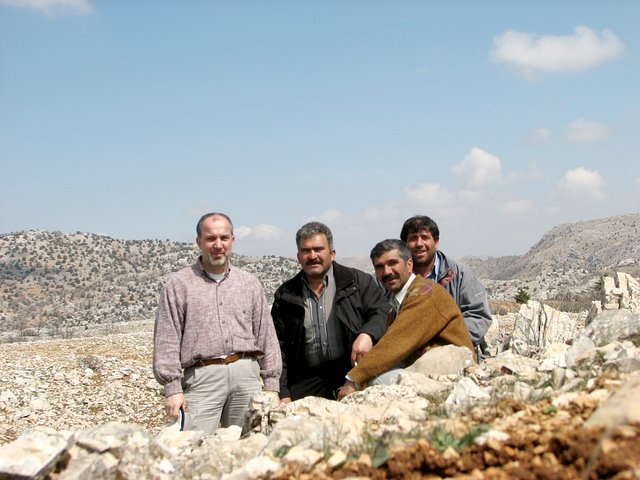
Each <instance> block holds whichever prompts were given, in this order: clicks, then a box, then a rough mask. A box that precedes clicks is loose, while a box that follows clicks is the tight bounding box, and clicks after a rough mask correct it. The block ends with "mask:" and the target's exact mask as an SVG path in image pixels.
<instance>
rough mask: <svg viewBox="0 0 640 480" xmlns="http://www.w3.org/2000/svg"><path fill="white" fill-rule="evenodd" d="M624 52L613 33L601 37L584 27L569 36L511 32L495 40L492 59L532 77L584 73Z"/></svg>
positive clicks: (604, 33) (620, 42)
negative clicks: (555, 73) (542, 74)
mask: <svg viewBox="0 0 640 480" xmlns="http://www.w3.org/2000/svg"><path fill="white" fill-rule="evenodd" d="M624 48H625V47H624V44H623V43H622V41H620V39H619V38H618V37H617V36H616V35H615V34H613V33H612V32H611V31H609V30H603V31H602V33H601V34H600V35H599V34H598V32H594V31H593V30H591V29H590V28H588V27H584V26H578V27H576V28H575V33H574V34H573V35H565V36H559V35H534V34H531V33H522V32H516V31H514V30H507V31H506V32H504V33H502V34H501V35H499V36H497V37H494V39H493V48H492V49H491V52H490V58H491V59H492V60H493V61H495V62H499V63H505V64H507V65H511V66H513V67H515V68H517V69H519V70H520V71H521V72H522V73H524V74H525V75H529V74H531V73H533V72H535V71H540V72H558V71H565V70H584V69H587V68H591V67H594V66H596V65H598V64H599V63H602V62H606V61H609V60H613V59H615V58H617V57H619V56H620V55H622V53H623V51H624Z"/></svg>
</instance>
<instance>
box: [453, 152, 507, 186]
mask: <svg viewBox="0 0 640 480" xmlns="http://www.w3.org/2000/svg"><path fill="white" fill-rule="evenodd" d="M501 169H502V165H501V163H500V158H498V157H496V156H495V155H492V154H491V153H489V152H486V151H484V150H482V149H481V148H477V147H474V148H472V149H471V151H470V152H469V154H468V155H467V156H466V157H465V158H464V160H462V162H461V163H460V164H458V165H456V166H454V167H453V168H452V170H453V172H454V173H455V174H456V175H457V176H458V178H459V179H460V181H461V182H462V184H463V185H465V186H467V187H469V188H481V187H485V186H487V185H490V184H491V183H496V182H499V181H500V180H501V179H502V172H501Z"/></svg>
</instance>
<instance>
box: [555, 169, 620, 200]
mask: <svg viewBox="0 0 640 480" xmlns="http://www.w3.org/2000/svg"><path fill="white" fill-rule="evenodd" d="M605 190H606V185H605V182H604V179H603V178H602V176H601V175H600V174H599V173H598V172H596V171H593V170H587V169H585V168H582V167H579V168H576V169H574V170H569V171H567V172H565V174H564V176H563V177H562V179H561V180H560V182H558V185H557V190H556V192H557V197H558V198H566V199H572V200H576V199H577V200H585V201H591V202H602V201H604V200H606V198H607V194H606V191H605Z"/></svg>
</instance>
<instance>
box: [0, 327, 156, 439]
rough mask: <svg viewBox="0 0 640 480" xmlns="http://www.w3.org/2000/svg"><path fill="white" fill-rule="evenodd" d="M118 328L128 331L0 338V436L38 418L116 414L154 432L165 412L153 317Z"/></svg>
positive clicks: (61, 422) (11, 435) (70, 422)
mask: <svg viewBox="0 0 640 480" xmlns="http://www.w3.org/2000/svg"><path fill="white" fill-rule="evenodd" d="M118 328H119V329H120V331H122V330H125V331H124V332H122V333H115V334H110V335H109V334H102V335H99V336H93V337H85V338H73V339H65V340H50V341H38V342H24V343H13V344H0V378H2V379H3V381H2V387H0V443H5V442H8V441H11V440H13V439H15V438H16V437H17V436H18V435H19V434H20V433H22V432H23V431H24V430H25V429H27V428H29V427H32V426H35V425H46V426H50V427H53V428H54V429H56V430H65V429H81V428H87V427H91V426H95V425H98V424H101V423H106V422H111V421H120V422H125V423H136V424H139V425H142V426H144V427H145V428H147V429H149V431H151V432H158V431H159V429H160V428H162V427H163V426H164V425H165V424H166V422H167V419H166V418H164V414H163V397H162V390H161V389H160V386H159V385H158V384H157V383H156V381H155V379H154V378H153V372H152V370H151V355H152V349H153V345H152V337H153V324H152V323H151V322H139V323H131V324H127V325H126V326H123V325H119V326H118Z"/></svg>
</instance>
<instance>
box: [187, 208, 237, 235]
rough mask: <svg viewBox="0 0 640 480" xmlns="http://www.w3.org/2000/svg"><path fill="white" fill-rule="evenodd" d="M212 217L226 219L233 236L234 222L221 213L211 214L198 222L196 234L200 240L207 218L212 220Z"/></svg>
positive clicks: (207, 214) (202, 217) (205, 215)
mask: <svg viewBox="0 0 640 480" xmlns="http://www.w3.org/2000/svg"><path fill="white" fill-rule="evenodd" d="M210 217H222V218H224V219H225V220H226V221H227V222H229V225H230V226H231V235H233V222H232V221H231V219H230V218H229V217H228V216H227V215H225V214H224V213H219V212H209V213H205V214H204V215H203V216H201V217H200V220H198V224H197V225H196V234H197V235H198V238H200V234H201V233H202V224H203V223H204V221H205V220H206V219H207V218H210Z"/></svg>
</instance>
